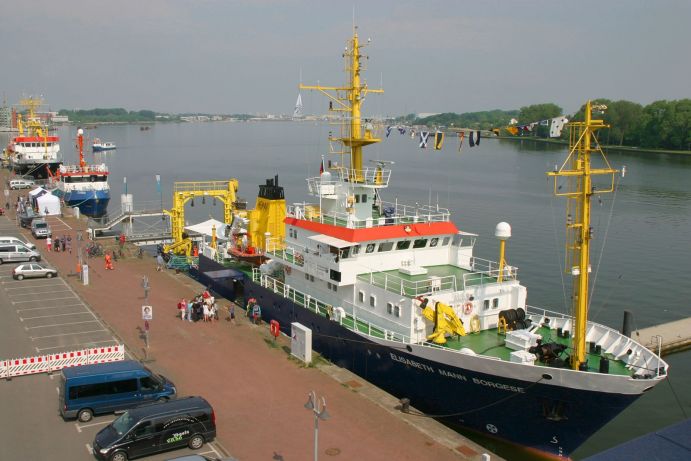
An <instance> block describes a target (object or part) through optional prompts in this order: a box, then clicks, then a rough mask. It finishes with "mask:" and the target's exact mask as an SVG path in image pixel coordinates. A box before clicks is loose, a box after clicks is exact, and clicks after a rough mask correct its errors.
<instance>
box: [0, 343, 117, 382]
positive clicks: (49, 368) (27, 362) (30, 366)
mask: <svg viewBox="0 0 691 461" xmlns="http://www.w3.org/2000/svg"><path fill="white" fill-rule="evenodd" d="M124 359H125V346H123V345H122V344H117V345H115V346H108V347H92V348H88V349H82V350H78V351H70V352H60V353H57V354H48V355H40V356H37V357H26V358H19V359H11V360H0V378H5V379H9V378H12V377H13V376H22V375H30V374H35V373H45V372H48V373H50V372H53V371H58V370H62V369H63V368H69V367H78V366H81V365H91V364H94V363H106V362H116V361H118V360H124Z"/></svg>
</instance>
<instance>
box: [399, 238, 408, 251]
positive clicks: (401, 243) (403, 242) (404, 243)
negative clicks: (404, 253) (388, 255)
mask: <svg viewBox="0 0 691 461" xmlns="http://www.w3.org/2000/svg"><path fill="white" fill-rule="evenodd" d="M408 248H410V240H399V241H398V242H396V249H397V250H407V249H408Z"/></svg>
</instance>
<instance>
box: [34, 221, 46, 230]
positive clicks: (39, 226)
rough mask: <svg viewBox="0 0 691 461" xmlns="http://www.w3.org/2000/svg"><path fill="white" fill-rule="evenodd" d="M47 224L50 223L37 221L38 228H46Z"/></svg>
mask: <svg viewBox="0 0 691 461" xmlns="http://www.w3.org/2000/svg"><path fill="white" fill-rule="evenodd" d="M47 226H48V224H46V223H44V222H39V223H36V228H37V229H45V228H46V227H47Z"/></svg>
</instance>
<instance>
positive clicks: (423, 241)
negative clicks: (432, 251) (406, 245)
mask: <svg viewBox="0 0 691 461" xmlns="http://www.w3.org/2000/svg"><path fill="white" fill-rule="evenodd" d="M426 246H427V239H417V240H415V242H413V248H425V247H426Z"/></svg>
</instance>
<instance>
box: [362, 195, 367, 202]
mask: <svg viewBox="0 0 691 461" xmlns="http://www.w3.org/2000/svg"><path fill="white" fill-rule="evenodd" d="M362 203H367V194H362Z"/></svg>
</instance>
